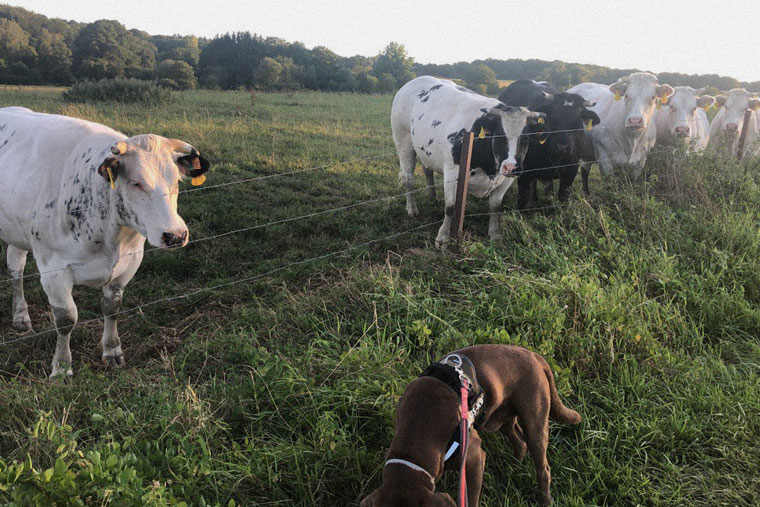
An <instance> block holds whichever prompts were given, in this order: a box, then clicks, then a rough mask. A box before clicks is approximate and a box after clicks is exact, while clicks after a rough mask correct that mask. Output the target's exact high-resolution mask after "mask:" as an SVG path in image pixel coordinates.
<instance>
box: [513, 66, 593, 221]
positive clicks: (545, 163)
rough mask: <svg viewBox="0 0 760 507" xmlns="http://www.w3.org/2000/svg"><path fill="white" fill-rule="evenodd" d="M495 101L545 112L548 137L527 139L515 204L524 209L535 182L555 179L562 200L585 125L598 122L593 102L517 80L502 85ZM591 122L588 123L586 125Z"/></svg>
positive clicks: (573, 173)
mask: <svg viewBox="0 0 760 507" xmlns="http://www.w3.org/2000/svg"><path fill="white" fill-rule="evenodd" d="M499 100H500V101H501V102H503V103H505V104H507V105H510V106H525V107H527V108H528V109H530V110H531V111H538V112H541V113H544V114H546V130H547V132H548V137H547V138H546V139H541V140H533V139H532V140H531V142H530V145H529V148H528V152H527V153H526V155H525V160H524V162H523V164H522V168H521V169H522V170H521V171H518V172H517V173H516V174H517V175H518V176H519V178H518V181H517V186H518V194H517V207H518V208H519V209H523V208H525V206H526V205H527V204H528V201H529V199H530V196H531V195H530V194H531V190H532V194H533V195H532V197H533V199H536V198H537V193H536V181H537V180H541V181H544V182H548V184H549V186H550V187H552V188H553V186H554V185H553V181H554V180H555V179H559V195H558V197H559V199H560V200H561V201H564V200H565V199H567V197H568V195H569V194H570V185H572V183H573V180H574V179H575V176H576V174H577V173H578V161H579V158H580V156H581V150H582V147H583V143H584V138H585V130H584V129H586V128H590V127H591V125H596V124H598V123H599V116H597V115H596V113H595V112H593V111H589V110H588V109H586V108H587V107H592V106H593V105H594V102H590V101H586V100H585V99H584V98H583V97H581V96H580V95H577V94H574V93H564V92H559V91H557V90H556V89H554V88H553V87H552V86H550V85H549V84H547V83H543V82H542V83H536V82H535V81H530V80H527V79H521V80H518V81H515V82H514V83H512V84H510V85H509V86H507V87H506V88H504V89H503V90H502V91H501V93H500V94H499ZM589 122H591V125H589Z"/></svg>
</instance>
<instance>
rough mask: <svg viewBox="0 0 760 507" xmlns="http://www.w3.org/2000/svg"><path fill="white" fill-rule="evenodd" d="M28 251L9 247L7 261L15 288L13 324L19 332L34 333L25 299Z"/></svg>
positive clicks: (12, 284)
mask: <svg viewBox="0 0 760 507" xmlns="http://www.w3.org/2000/svg"><path fill="white" fill-rule="evenodd" d="M27 253H28V252H27V251H26V250H21V249H18V248H16V247H15V246H12V245H8V251H7V260H8V274H9V275H10V278H11V286H12V288H13V323H12V324H11V326H12V327H13V329H15V330H17V331H29V332H33V331H34V329H32V319H30V318H29V307H28V306H27V305H26V299H25V298H24V267H25V266H26V254H27Z"/></svg>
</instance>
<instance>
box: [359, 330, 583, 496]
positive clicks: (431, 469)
mask: <svg viewBox="0 0 760 507" xmlns="http://www.w3.org/2000/svg"><path fill="white" fill-rule="evenodd" d="M452 356H458V357H459V358H465V361H463V362H466V363H469V364H471V365H472V367H473V368H474V372H475V373H474V374H471V375H467V374H465V377H475V375H476V376H477V380H475V378H468V380H469V381H470V384H476V386H475V387H476V388H477V389H479V390H482V407H479V412H480V413H478V414H477V417H476V418H475V421H474V422H475V428H472V429H471V430H470V434H469V444H468V445H467V450H466V456H465V471H466V477H467V501H468V505H469V507H477V505H478V500H479V498H480V488H481V484H482V482H483V468H484V466H485V457H486V454H485V451H483V450H482V448H481V445H480V444H481V440H480V437H479V435H478V432H479V431H485V432H494V431H497V430H498V431H501V432H502V433H503V434H504V435H506V436H507V438H508V439H509V441H510V443H511V444H512V447H513V449H514V453H515V457H516V458H517V459H518V461H522V459H523V458H524V457H525V453H526V450H527V451H528V452H530V455H531V458H533V463H534V464H535V466H536V476H537V478H538V484H539V493H538V501H539V503H541V504H542V505H549V504H550V503H551V501H552V499H551V494H550V492H549V487H550V483H551V473H550V470H549V463H548V462H547V460H546V447H547V444H548V442H549V417H550V416H551V418H552V419H553V420H555V421H558V422H561V423H564V424H578V423H579V422H580V421H581V416H580V415H579V414H578V412H576V411H574V410H571V409H569V408H567V407H566V406H565V405H564V404H563V403H562V401H561V400H560V399H559V395H558V394H557V388H556V387H555V385H554V376H553V375H552V371H551V369H550V367H549V365H548V364H547V362H546V360H545V359H544V358H543V357H541V356H540V355H538V354H536V353H534V352H531V351H529V350H527V349H524V348H522V347H516V346H511V345H476V346H473V347H467V348H464V349H460V350H458V351H456V352H453V353H452V354H449V355H447V356H446V357H445V358H444V359H443V360H442V361H441V363H446V364H454V365H455V363H456V362H457V361H459V359H456V360H455V363H452V362H451V361H452ZM454 359H455V358H454ZM460 362H461V361H460ZM431 367H432V365H431ZM438 369H440V367H438ZM463 370H466V369H465V368H462V369H457V371H458V374H459V375H460V377H461V375H462V373H463ZM429 371H430V368H428V369H427V370H426V372H429ZM478 385H479V387H478ZM475 394H476V403H478V402H477V394H478V393H475ZM460 414H461V407H460V396H459V392H458V391H457V390H455V389H454V386H452V385H450V383H447V382H446V381H445V380H442V379H441V378H439V376H436V375H433V376H431V375H429V374H425V373H423V375H422V376H420V377H418V378H417V379H415V380H413V381H412V382H411V383H410V384H409V385H408V386H407V387H406V390H405V391H404V394H403V395H402V396H401V399H400V400H399V404H398V408H397V410H396V419H395V426H396V433H395V435H394V437H393V441H392V442H391V447H390V449H389V450H388V454H387V460H386V462H385V466H384V468H383V482H382V484H381V485H380V487H379V488H377V489H376V490H375V491H373V492H372V493H371V494H370V495H369V496H367V497H366V498H365V499H364V500H362V502H361V507H404V506H415V507H438V506H440V507H444V506H446V507H456V505H457V504H456V502H454V500H453V499H452V498H451V497H450V496H449V495H448V494H446V493H438V492H436V491H435V483H436V482H437V481H438V479H440V477H441V476H442V475H443V472H444V470H450V469H458V468H459V464H460V463H461V461H460V460H461V456H460V453H459V452H453V453H452V452H450V451H451V449H452V447H453V448H456V447H457V446H456V445H455V443H452V435H456V432H457V428H459V425H460V421H461V416H460ZM447 451H448V452H447ZM447 454H449V455H450V456H449V458H450V459H446V458H447Z"/></svg>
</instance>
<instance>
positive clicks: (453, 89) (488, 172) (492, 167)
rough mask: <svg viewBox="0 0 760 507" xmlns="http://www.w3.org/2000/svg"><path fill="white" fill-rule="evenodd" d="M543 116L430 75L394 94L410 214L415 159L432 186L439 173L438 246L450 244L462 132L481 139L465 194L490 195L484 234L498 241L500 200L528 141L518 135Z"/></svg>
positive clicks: (395, 126)
mask: <svg viewBox="0 0 760 507" xmlns="http://www.w3.org/2000/svg"><path fill="white" fill-rule="evenodd" d="M543 116H544V115H543V113H536V112H532V111H529V110H528V109H527V108H524V107H511V106H506V105H504V104H502V103H501V102H499V101H498V100H496V99H490V98H487V97H483V96H481V95H478V94H477V93H475V92H473V91H471V90H468V89H467V88H464V87H462V86H458V85H457V84H455V83H453V82H451V81H447V80H443V79H436V78H434V77H430V76H421V77H418V78H416V79H413V80H411V81H409V82H408V83H406V84H405V85H404V86H403V87H401V89H400V90H399V91H398V93H396V96H395V98H394V99H393V106H392V109H391V129H392V131H393V141H394V143H395V144H396V152H397V153H398V156H399V161H400V164H401V171H400V174H399V177H400V179H401V182H402V183H403V184H404V188H405V189H406V191H407V192H408V193H407V196H406V210H407V212H408V213H409V216H417V215H419V211H418V210H417V203H416V201H415V199H414V195H413V194H412V191H413V190H414V167H415V161H416V160H417V159H419V161H420V163H421V164H422V166H423V167H424V168H425V176H426V178H427V182H428V185H429V186H430V187H431V188H432V185H433V171H435V172H438V173H441V174H443V185H444V194H445V201H446V208H445V211H446V216H445V218H444V220H443V225H441V228H440V229H439V231H438V236H437V237H436V240H435V241H436V245H437V246H439V247H442V246H444V245H445V244H446V243H447V242H448V241H449V231H450V228H451V220H452V217H453V216H454V204H455V200H456V190H457V176H458V174H459V155H460V150H461V145H462V138H463V136H464V134H465V132H468V131H471V132H474V133H475V135H476V136H477V135H479V134H482V135H483V137H482V138H479V137H476V138H475V142H474V145H473V150H472V164H471V173H470V174H471V176H470V183H469V192H470V193H471V194H472V195H474V196H476V197H481V198H485V197H488V204H489V209H490V212H491V217H490V222H489V225H488V234H489V236H490V237H491V239H496V238H498V237H499V209H500V207H501V202H502V199H503V198H504V194H505V193H506V191H507V189H509V187H510V185H511V184H512V182H513V181H514V177H513V173H514V172H515V170H516V169H517V168H518V167H519V165H520V164H521V163H522V159H523V157H524V156H525V151H526V148H527V141H526V140H525V139H524V137H521V135H522V133H523V129H525V127H526V125H527V124H528V123H529V122H530V123H533V122H535V121H536V120H537V119H538V118H540V117H543ZM434 195H435V194H434V193H431V196H434Z"/></svg>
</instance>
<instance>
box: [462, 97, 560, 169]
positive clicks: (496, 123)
mask: <svg viewBox="0 0 760 507" xmlns="http://www.w3.org/2000/svg"><path fill="white" fill-rule="evenodd" d="M545 116H546V115H545V114H544V113H540V112H534V111H530V110H529V109H528V108H525V107H513V106H507V105H504V104H501V103H500V104H497V105H496V106H494V107H492V108H491V109H489V110H487V111H485V114H484V115H483V117H482V118H480V120H479V121H478V122H476V124H475V125H476V128H477V125H478V124H479V123H482V124H483V125H485V126H486V129H487V130H489V131H490V132H491V133H492V134H493V137H492V138H491V146H492V149H493V156H494V161H495V163H496V166H497V167H498V168H499V172H501V173H502V174H504V175H507V174H510V173H512V172H514V171H515V169H517V166H518V165H519V164H521V163H522V161H523V159H524V158H525V153H526V151H527V149H528V143H527V139H525V138H521V135H522V134H523V131H524V130H525V127H526V126H528V127H530V126H531V125H534V124H536V123H537V122H538V120H539V118H544V117H545ZM537 128H539V127H537Z"/></svg>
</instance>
